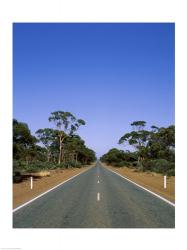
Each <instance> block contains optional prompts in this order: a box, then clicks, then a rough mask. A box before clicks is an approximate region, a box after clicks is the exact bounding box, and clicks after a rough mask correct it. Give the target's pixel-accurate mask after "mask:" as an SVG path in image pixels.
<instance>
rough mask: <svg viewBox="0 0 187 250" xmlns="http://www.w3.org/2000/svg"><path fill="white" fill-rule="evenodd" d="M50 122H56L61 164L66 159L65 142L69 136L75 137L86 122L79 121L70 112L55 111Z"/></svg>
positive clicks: (59, 161)
mask: <svg viewBox="0 0 187 250" xmlns="http://www.w3.org/2000/svg"><path fill="white" fill-rule="evenodd" d="M49 121H50V122H54V124H55V126H56V129H57V130H58V139H59V157H58V163H59V164H60V163H61V161H62V160H63V158H64V140H65V138H66V137H67V136H70V135H73V134H74V133H75V132H76V131H77V130H78V128H79V127H80V126H81V125H85V124H86V123H85V121H84V120H82V119H77V118H76V117H75V116H74V115H72V114H71V113H70V112H65V111H55V112H52V113H51V116H50V117H49Z"/></svg>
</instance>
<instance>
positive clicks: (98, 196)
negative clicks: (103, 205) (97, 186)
mask: <svg viewBox="0 0 187 250" xmlns="http://www.w3.org/2000/svg"><path fill="white" fill-rule="evenodd" d="M97 201H100V193H97Z"/></svg>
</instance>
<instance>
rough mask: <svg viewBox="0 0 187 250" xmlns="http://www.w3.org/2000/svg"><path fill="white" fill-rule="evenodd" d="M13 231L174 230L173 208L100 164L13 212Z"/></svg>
mask: <svg viewBox="0 0 187 250" xmlns="http://www.w3.org/2000/svg"><path fill="white" fill-rule="evenodd" d="M13 227H14V228H174V227H175V208H174V207H173V206H172V205H170V204H168V203H166V202H165V201H163V200H161V199H159V198H157V197H156V196H154V195H152V194H150V193H149V192H147V191H145V190H143V189H141V188H139V187H137V186H136V185H134V184H132V183H130V182H128V181H127V180H125V179H123V178H122V177H120V176H118V175H116V174H114V173H112V172H111V171H109V170H108V169H106V168H104V167H103V166H102V165H101V164H100V163H99V162H97V164H96V166H95V167H93V168H91V169H89V170H88V171H86V172H84V173H82V174H80V175H78V176H77V177H75V178H73V179H71V180H70V181H68V182H66V183H64V184H63V185H61V186H59V187H58V188H56V189H54V190H52V191H51V192H49V193H47V194H45V195H44V196H42V197H40V198H38V199H37V200H35V201H33V202H31V203H30V204H28V205H26V206H24V207H23V208H21V209H19V210H17V211H15V212H14V213H13Z"/></svg>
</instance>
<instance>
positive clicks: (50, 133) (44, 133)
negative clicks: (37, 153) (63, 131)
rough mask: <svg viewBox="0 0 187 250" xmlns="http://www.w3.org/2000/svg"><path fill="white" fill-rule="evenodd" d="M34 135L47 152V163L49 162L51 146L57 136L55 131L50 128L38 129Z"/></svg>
mask: <svg viewBox="0 0 187 250" xmlns="http://www.w3.org/2000/svg"><path fill="white" fill-rule="evenodd" d="M36 134H37V137H38V138H39V140H40V141H41V142H42V143H43V145H44V146H45V148H46V150H47V161H48V162H49V161H50V157H51V150H50V149H51V145H52V143H53V141H54V140H56V138H57V136H58V134H57V130H54V129H51V128H44V129H38V130H37V131H36Z"/></svg>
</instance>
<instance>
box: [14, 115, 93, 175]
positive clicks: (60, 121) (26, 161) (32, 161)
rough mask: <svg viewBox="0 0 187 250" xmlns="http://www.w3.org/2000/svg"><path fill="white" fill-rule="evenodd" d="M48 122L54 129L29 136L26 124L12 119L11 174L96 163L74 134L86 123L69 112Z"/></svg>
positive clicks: (89, 150) (89, 151)
mask: <svg viewBox="0 0 187 250" xmlns="http://www.w3.org/2000/svg"><path fill="white" fill-rule="evenodd" d="M49 122H51V123H53V124H54V125H55V128H54V129H52V128H42V129H38V130H37V131H36V133H35V136H34V135H32V134H31V132H30V130H29V127H28V125H27V124H26V123H23V122H20V121H18V120H16V119H13V166H14V170H26V171H28V172H29V171H30V172H32V171H38V170H41V169H55V168H69V167H82V166H84V165H88V164H90V163H91V162H94V161H95V160H96V156H95V152H94V151H93V150H91V149H90V148H88V147H87V146H86V145H85V142H84V140H83V139H82V138H81V137H80V136H79V135H77V134H75V132H77V130H78V129H79V127H80V126H83V125H85V124H86V123H85V121H84V120H82V119H77V118H76V117H75V116H74V115H72V114H71V113H70V112H64V111H55V112H52V113H51V116H50V117H49Z"/></svg>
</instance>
